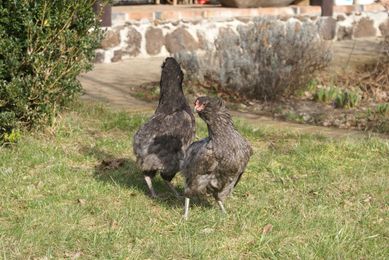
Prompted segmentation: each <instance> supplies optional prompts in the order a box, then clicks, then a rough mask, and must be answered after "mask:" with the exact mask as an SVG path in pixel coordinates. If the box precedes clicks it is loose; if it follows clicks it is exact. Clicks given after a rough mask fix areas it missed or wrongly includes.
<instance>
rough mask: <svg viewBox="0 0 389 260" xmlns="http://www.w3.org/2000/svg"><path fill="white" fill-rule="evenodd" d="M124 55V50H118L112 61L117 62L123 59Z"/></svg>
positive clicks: (114, 53)
mask: <svg viewBox="0 0 389 260" xmlns="http://www.w3.org/2000/svg"><path fill="white" fill-rule="evenodd" d="M122 56H123V51H122V50H116V51H114V52H113V57H112V59H111V61H112V62H117V61H121V60H122Z"/></svg>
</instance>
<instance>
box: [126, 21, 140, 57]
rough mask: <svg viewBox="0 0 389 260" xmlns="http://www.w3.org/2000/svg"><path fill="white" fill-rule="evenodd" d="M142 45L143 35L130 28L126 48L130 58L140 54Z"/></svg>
mask: <svg viewBox="0 0 389 260" xmlns="http://www.w3.org/2000/svg"><path fill="white" fill-rule="evenodd" d="M141 43H142V34H140V32H138V31H137V30H136V29H135V28H134V27H129V28H128V33H127V40H126V44H127V47H126V48H125V50H124V51H125V53H126V54H129V55H130V56H137V55H138V54H139V53H140V49H141Z"/></svg>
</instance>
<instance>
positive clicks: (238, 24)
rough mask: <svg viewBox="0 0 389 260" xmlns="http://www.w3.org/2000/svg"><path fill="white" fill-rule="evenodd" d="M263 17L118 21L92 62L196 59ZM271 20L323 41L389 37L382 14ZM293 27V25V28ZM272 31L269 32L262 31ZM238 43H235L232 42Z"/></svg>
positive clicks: (106, 36)
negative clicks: (313, 31) (191, 55)
mask: <svg viewBox="0 0 389 260" xmlns="http://www.w3.org/2000/svg"><path fill="white" fill-rule="evenodd" d="M258 19H264V17H245V18H240V17H235V18H228V17H227V18H219V19H217V20H215V19H212V18H208V19H198V20H182V19H181V20H176V21H164V20H155V19H150V20H141V21H128V20H126V19H124V20H122V21H121V24H119V25H116V26H113V27H111V28H107V29H106V32H105V38H104V40H103V41H102V43H101V48H100V49H98V50H97V51H96V62H104V63H110V62H117V61H120V60H122V59H126V58H130V57H150V56H169V55H174V54H177V53H181V52H195V53H197V54H199V55H201V54H204V53H207V52H208V51H210V50H213V49H215V45H216V44H218V43H220V39H228V37H227V38H226V37H224V35H225V34H226V33H228V34H230V35H231V37H232V38H234V37H235V36H234V35H236V36H237V37H239V33H238V28H244V27H250V26H252V25H253V24H255V23H256V21H257V20H258ZM271 19H275V20H277V21H278V22H279V23H281V24H284V26H286V27H287V26H288V25H289V24H298V25H296V26H300V27H301V28H300V29H301V30H305V26H307V25H309V26H310V25H314V26H315V27H316V28H317V32H318V34H319V35H320V36H321V38H322V39H324V40H329V41H342V40H347V39H357V38H364V37H382V36H387V35H389V18H388V13H387V12H385V11H379V12H352V13H337V14H335V15H334V17H333V18H332V17H330V18H323V17H320V16H318V15H305V16H301V15H288V16H283V15H281V16H272V17H271ZM294 26H295V25H294ZM266 30H270V31H271V30H272V28H266ZM236 40H237V41H239V39H236Z"/></svg>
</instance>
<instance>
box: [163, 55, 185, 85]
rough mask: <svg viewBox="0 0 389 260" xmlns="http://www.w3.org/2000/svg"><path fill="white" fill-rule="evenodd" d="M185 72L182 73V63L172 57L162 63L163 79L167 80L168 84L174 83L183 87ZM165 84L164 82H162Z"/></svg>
mask: <svg viewBox="0 0 389 260" xmlns="http://www.w3.org/2000/svg"><path fill="white" fill-rule="evenodd" d="M183 78H184V74H183V73H182V70H181V67H180V64H178V62H177V61H176V60H175V59H174V58H172V57H168V58H166V60H165V61H164V63H163V64H162V73H161V81H162V82H166V83H167V84H165V85H166V86H170V85H171V84H172V83H173V84H174V83H175V85H177V86H180V87H181V83H182V80H183ZM162 85H164V84H162Z"/></svg>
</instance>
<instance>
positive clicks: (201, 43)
mask: <svg viewBox="0 0 389 260" xmlns="http://www.w3.org/2000/svg"><path fill="white" fill-rule="evenodd" d="M196 34H197V39H198V40H199V48H200V49H202V50H206V49H208V43H207V40H206V38H205V33H204V32H201V31H199V30H197V32H196Z"/></svg>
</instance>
